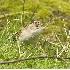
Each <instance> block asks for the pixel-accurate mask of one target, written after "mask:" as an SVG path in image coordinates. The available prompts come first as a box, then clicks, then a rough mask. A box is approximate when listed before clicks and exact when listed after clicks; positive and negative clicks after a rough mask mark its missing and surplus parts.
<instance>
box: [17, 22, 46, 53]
mask: <svg viewBox="0 0 70 70" xmlns="http://www.w3.org/2000/svg"><path fill="white" fill-rule="evenodd" d="M44 29H45V27H43V26H42V24H41V23H40V21H33V23H31V24H29V25H28V26H27V27H25V28H22V30H21V31H20V32H19V37H18V47H19V53H20V43H24V44H25V45H29V44H31V45H34V46H35V45H36V43H37V40H38V37H39V35H40V34H41V32H42V31H43V30H44Z"/></svg>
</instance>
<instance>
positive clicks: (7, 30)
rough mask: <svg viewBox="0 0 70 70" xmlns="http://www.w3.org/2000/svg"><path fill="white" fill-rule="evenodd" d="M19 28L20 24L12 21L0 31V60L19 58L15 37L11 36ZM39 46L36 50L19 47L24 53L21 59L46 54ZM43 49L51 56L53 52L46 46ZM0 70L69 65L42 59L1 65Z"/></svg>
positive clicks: (63, 66) (31, 47) (28, 47)
mask: <svg viewBox="0 0 70 70" xmlns="http://www.w3.org/2000/svg"><path fill="white" fill-rule="evenodd" d="M20 28H21V24H20V23H17V22H14V21H13V22H10V23H7V24H6V26H5V27H4V28H3V29H2V30H1V31H0V60H2V61H5V60H14V59H18V58H20V56H19V53H18V47H17V42H16V40H15V36H14V35H13V33H14V32H16V31H19V30H20ZM40 46H41V45H38V46H37V48H36V49H35V48H34V46H24V47H23V46H21V50H22V51H23V52H24V54H23V56H22V57H21V58H26V57H32V56H39V55H42V54H46V52H45V51H47V50H42V49H40ZM51 46H53V45H49V47H51ZM44 47H46V49H49V50H48V52H49V53H48V54H51V53H52V52H54V51H55V50H54V51H52V50H51V49H50V48H48V47H47V46H44ZM24 48H25V49H24ZM50 50H51V51H50ZM51 55H52V54H51ZM0 68H1V69H9V68H10V69H12V68H13V69H18V68H20V69H22V68H36V69H38V68H40V69H42V68H44V69H46V68H49V69H51V68H69V63H68V64H65V62H64V61H59V60H57V61H56V59H48V58H44V59H43V58H42V59H35V60H28V61H22V62H17V63H10V64H2V65H0Z"/></svg>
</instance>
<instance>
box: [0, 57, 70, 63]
mask: <svg viewBox="0 0 70 70" xmlns="http://www.w3.org/2000/svg"><path fill="white" fill-rule="evenodd" d="M41 58H53V59H59V60H63V59H70V57H69V58H63V57H55V56H34V57H29V58H21V59H17V60H9V61H0V64H7V63H15V62H20V61H24V60H31V59H41Z"/></svg>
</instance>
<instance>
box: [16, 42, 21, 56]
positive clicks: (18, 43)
mask: <svg viewBox="0 0 70 70" xmlns="http://www.w3.org/2000/svg"><path fill="white" fill-rule="evenodd" d="M17 46H18V53H19V55H20V57H21V54H22V53H21V49H20V42H19V41H17Z"/></svg>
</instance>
